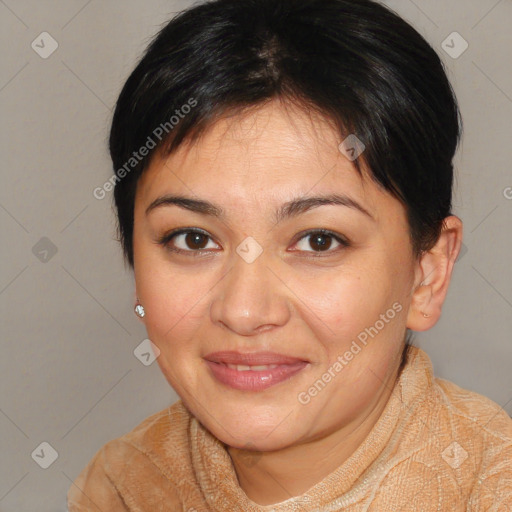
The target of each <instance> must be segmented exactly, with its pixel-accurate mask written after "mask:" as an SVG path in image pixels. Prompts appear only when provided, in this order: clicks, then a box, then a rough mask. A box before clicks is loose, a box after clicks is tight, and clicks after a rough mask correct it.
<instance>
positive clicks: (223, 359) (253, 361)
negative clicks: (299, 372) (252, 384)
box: [204, 350, 306, 366]
mask: <svg viewBox="0 0 512 512" xmlns="http://www.w3.org/2000/svg"><path fill="white" fill-rule="evenodd" d="M204 359H206V360H207V361H213V362H214V363H224V364H239V365H246V366H258V365H267V364H296V363H300V362H306V361H305V360H304V359H301V358H299V357H292V356H285V355H283V354H277V353H275V352H236V351H233V350H224V351H221V352H211V353H210V354H207V355H206V356H204Z"/></svg>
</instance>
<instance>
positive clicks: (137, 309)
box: [135, 299, 146, 318]
mask: <svg viewBox="0 0 512 512" xmlns="http://www.w3.org/2000/svg"><path fill="white" fill-rule="evenodd" d="M135 314H136V315H137V316H138V317H139V318H143V317H144V315H145V314H146V312H145V311H144V306H143V305H142V304H140V303H139V299H137V304H136V305H135Z"/></svg>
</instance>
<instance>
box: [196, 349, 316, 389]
mask: <svg viewBox="0 0 512 512" xmlns="http://www.w3.org/2000/svg"><path fill="white" fill-rule="evenodd" d="M204 360H205V362H206V364H207V365H208V367H209V368H210V370H211V374H212V376H213V377H214V378H215V379H216V380H217V381H218V382H220V383H221V384H224V385H225V386H228V387H230V388H233V389H239V390H243V391H261V390H264V389H267V388H269V387H271V386H274V385H276V384H279V383H280V382H283V381H285V380H288V379H290V378H292V377H293V376H295V375H296V374H298V373H299V372H300V371H302V370H303V369H304V368H306V367H307V366H308V365H309V361H306V360H303V359H300V358H296V357H291V356H285V355H283V354H276V353H274V352H252V353H241V352H234V351H225V352H214V353H211V354H208V355H206V356H205V357H204Z"/></svg>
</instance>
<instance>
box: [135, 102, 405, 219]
mask: <svg viewBox="0 0 512 512" xmlns="http://www.w3.org/2000/svg"><path fill="white" fill-rule="evenodd" d="M340 142H341V139H340V136H339V134H338V132H337V130H336V128H335V127H334V126H333V124H332V123H331V122H329V121H328V120H326V119H325V118H323V117H322V116H320V115H319V114H317V113H307V112H305V111H304V110H302V109H299V108H296V107H290V106H289V105H288V106H283V105H282V104H281V103H279V102H277V101H273V102H270V103H267V104H265V105H264V106H261V107H258V108H253V109H250V110H248V111H246V112H244V113H243V114H238V115H234V116H231V117H225V118H222V119H220V120H218V121H217V122H215V123H214V124H213V125H211V127H209V128H208V129H207V130H206V131H205V132H204V133H203V134H202V135H201V137H200V138H198V139H197V140H196V141H194V142H193V143H188V142H185V143H183V144H182V145H181V146H180V147H179V148H178V149H177V150H176V151H175V152H174V153H172V154H171V155H169V156H167V157H162V156H158V155H156V156H155V158H154V159H153V161H152V163H151V165H150V166H149V167H148V169H147V170H146V171H145V172H144V174H143V175H142V177H141V178H140V180H139V184H138V186H137V197H136V203H137V204H139V207H143V206H147V205H148V204H150V203H151V202H152V201H154V200H155V199H156V198H157V197H158V196H159V195H161V194H164V193H174V192H180V193H186V194H187V195H196V196H199V197H200V198H201V199H205V200H208V201H211V202H215V203H221V204H223V205H225V206H226V210H229V208H230V205H231V206H232V207H233V209H236V210H238V211H240V208H251V207H257V204H258V203H259V208H261V204H262V202H263V203H264V204H265V206H266V205H267V204H268V202H269V201H270V202H275V203H276V205H277V204H280V203H282V202H284V201H286V200H289V199H290V198H292V197H297V196H304V195H319V194H328V193H340V194H347V195H350V197H352V198H353V199H354V200H355V201H357V202H359V203H364V205H365V207H366V209H367V210H369V211H370V212H371V213H372V214H375V215H376V216H377V215H378V211H379V209H382V208H397V205H396V204H395V203H397V201H396V199H394V198H393V197H391V196H390V195H389V194H388V193H387V192H386V191H384V190H383V189H382V188H381V187H379V186H378V185H377V184H376V183H375V182H374V180H372V179H371V178H370V177H369V176H368V175H367V173H366V172H365V171H364V166H363V165H361V167H362V168H363V172H362V174H360V173H358V172H357V170H356V168H355V166H354V164H353V162H351V161H349V160H348V159H347V158H346V157H345V156H344V155H343V154H342V153H341V152H340V151H339V149H338V146H339V144H340ZM398 206H401V205H398ZM136 208H137V206H136Z"/></svg>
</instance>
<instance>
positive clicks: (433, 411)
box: [68, 347, 512, 512]
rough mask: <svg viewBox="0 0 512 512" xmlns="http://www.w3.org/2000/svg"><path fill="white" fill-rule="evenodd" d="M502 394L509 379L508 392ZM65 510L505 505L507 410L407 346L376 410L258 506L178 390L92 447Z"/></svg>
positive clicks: (388, 511)
mask: <svg viewBox="0 0 512 512" xmlns="http://www.w3.org/2000/svg"><path fill="white" fill-rule="evenodd" d="M510 394H511V395H512V390H511V393H510ZM68 506H69V512H82V511H86V510H87V511H95V512H96V511H101V512H117V511H130V512H142V511H144V512H158V511H162V512H163V511H173V512H174V511H183V512H202V511H226V512H262V511H266V512H270V511H272V512H285V511H309V512H312V511H315V512H331V511H345V512H356V511H357V512H363V511H365V512H366V511H368V512H400V511H403V512H415V511H418V512H420V511H421V512H434V511H443V512H444V511H449V512H458V511H465V512H477V511H478V512H484V511H485V512H493V511H494V512H512V419H511V418H510V417H509V416H508V415H507V414H506V413H505V411H504V410H503V409H502V408H500V406H498V405H497V404H496V403H494V402H492V401H491V400H489V399H488V398H485V397H484V396H482V395H479V394H476V393H473V392H471V391H467V390H464V389H461V388H460V387H458V386H456V385H455V384H453V383H451V382H449V381H446V380H443V379H439V378H434V376H433V373H432V364H431V361H430V359H429V357H428V356H427V354H426V353H425V352H424V351H422V350H421V349H419V348H417V347H413V350H412V351H411V353H410V355H409V357H408V360H407V363H406V365H405V367H404V369H403V371H402V373H401V375H400V378H399V379H398V380H397V383H396V385H395V388H394V390H393V393H392V395H391V397H390V399H389V401H388V403H387V404H386V407H385V409H384V411H383V413H382V415H381V416H380V418H379V420H378V421H377V423H376V424H375V426H374V427H373V429H372V430H371V432H370V433H369V435H368V436H367V437H366V439H365V440H364V441H363V443H362V444H361V445H360V446H359V448H358V449H357V450H356V451H355V452H354V453H353V454H352V456H351V457H349V458H348V459H347V460H346V461H345V462H344V463H343V464H342V465H341V466H340V467H339V468H337V469H336V470H335V471H334V472H333V473H331V474H330V475H328V476H327V477H326V478H325V479H324V480H322V481H321V482H318V483H317V484H316V485H315V486H313V487H312V488H311V489H309V491H307V492H306V493H305V494H303V495H302V496H298V497H295V498H291V499H288V500H286V501H283V502H281V503H278V504H274V505H268V506H261V505H257V504H256V503H254V502H253V501H251V500H249V499H248V498H247V496H246V495H245V493H244V492H243V490H242V489H241V488H240V486H239V485H238V480H237V477H236V473H235V471H234V468H233V465H232V463H231V459H230V457H229V454H228V452H227V451H226V449H225V445H223V444H222V443H221V442H220V441H219V440H218V439H216V438H215V437H213V436H212V435H211V434H210V433H209V432H208V431H207V430H205V428H204V427H203V426H202V425H201V424H200V423H199V422H198V421H197V420H196V419H195V418H194V417H193V416H191V415H190V413H189V412H188V411H187V409H186V408H185V407H184V405H183V404H182V402H181V401H179V402H177V403H175V404H174V405H173V406H171V408H170V410H168V409H165V410H163V411H161V412H159V413H157V414H154V415H153V416H151V417H149V418H147V419H146V420H145V421H143V422H142V423H141V424H140V425H139V426H137V427H136V428H135V429H134V430H132V431H131V432H129V433H127V434H125V435H123V436H122V437H120V438H118V439H114V440H112V441H110V442H108V443H107V444H106V445H105V446H103V447H102V448H101V449H100V450H99V451H98V452H97V453H96V455H95V456H94V458H93V459H92V460H91V461H90V462H89V464H88V465H87V466H86V467H85V468H84V470H83V471H82V473H81V474H80V475H79V476H78V478H77V479H76V480H75V482H74V483H73V485H72V486H71V487H70V489H69V492H68Z"/></svg>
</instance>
